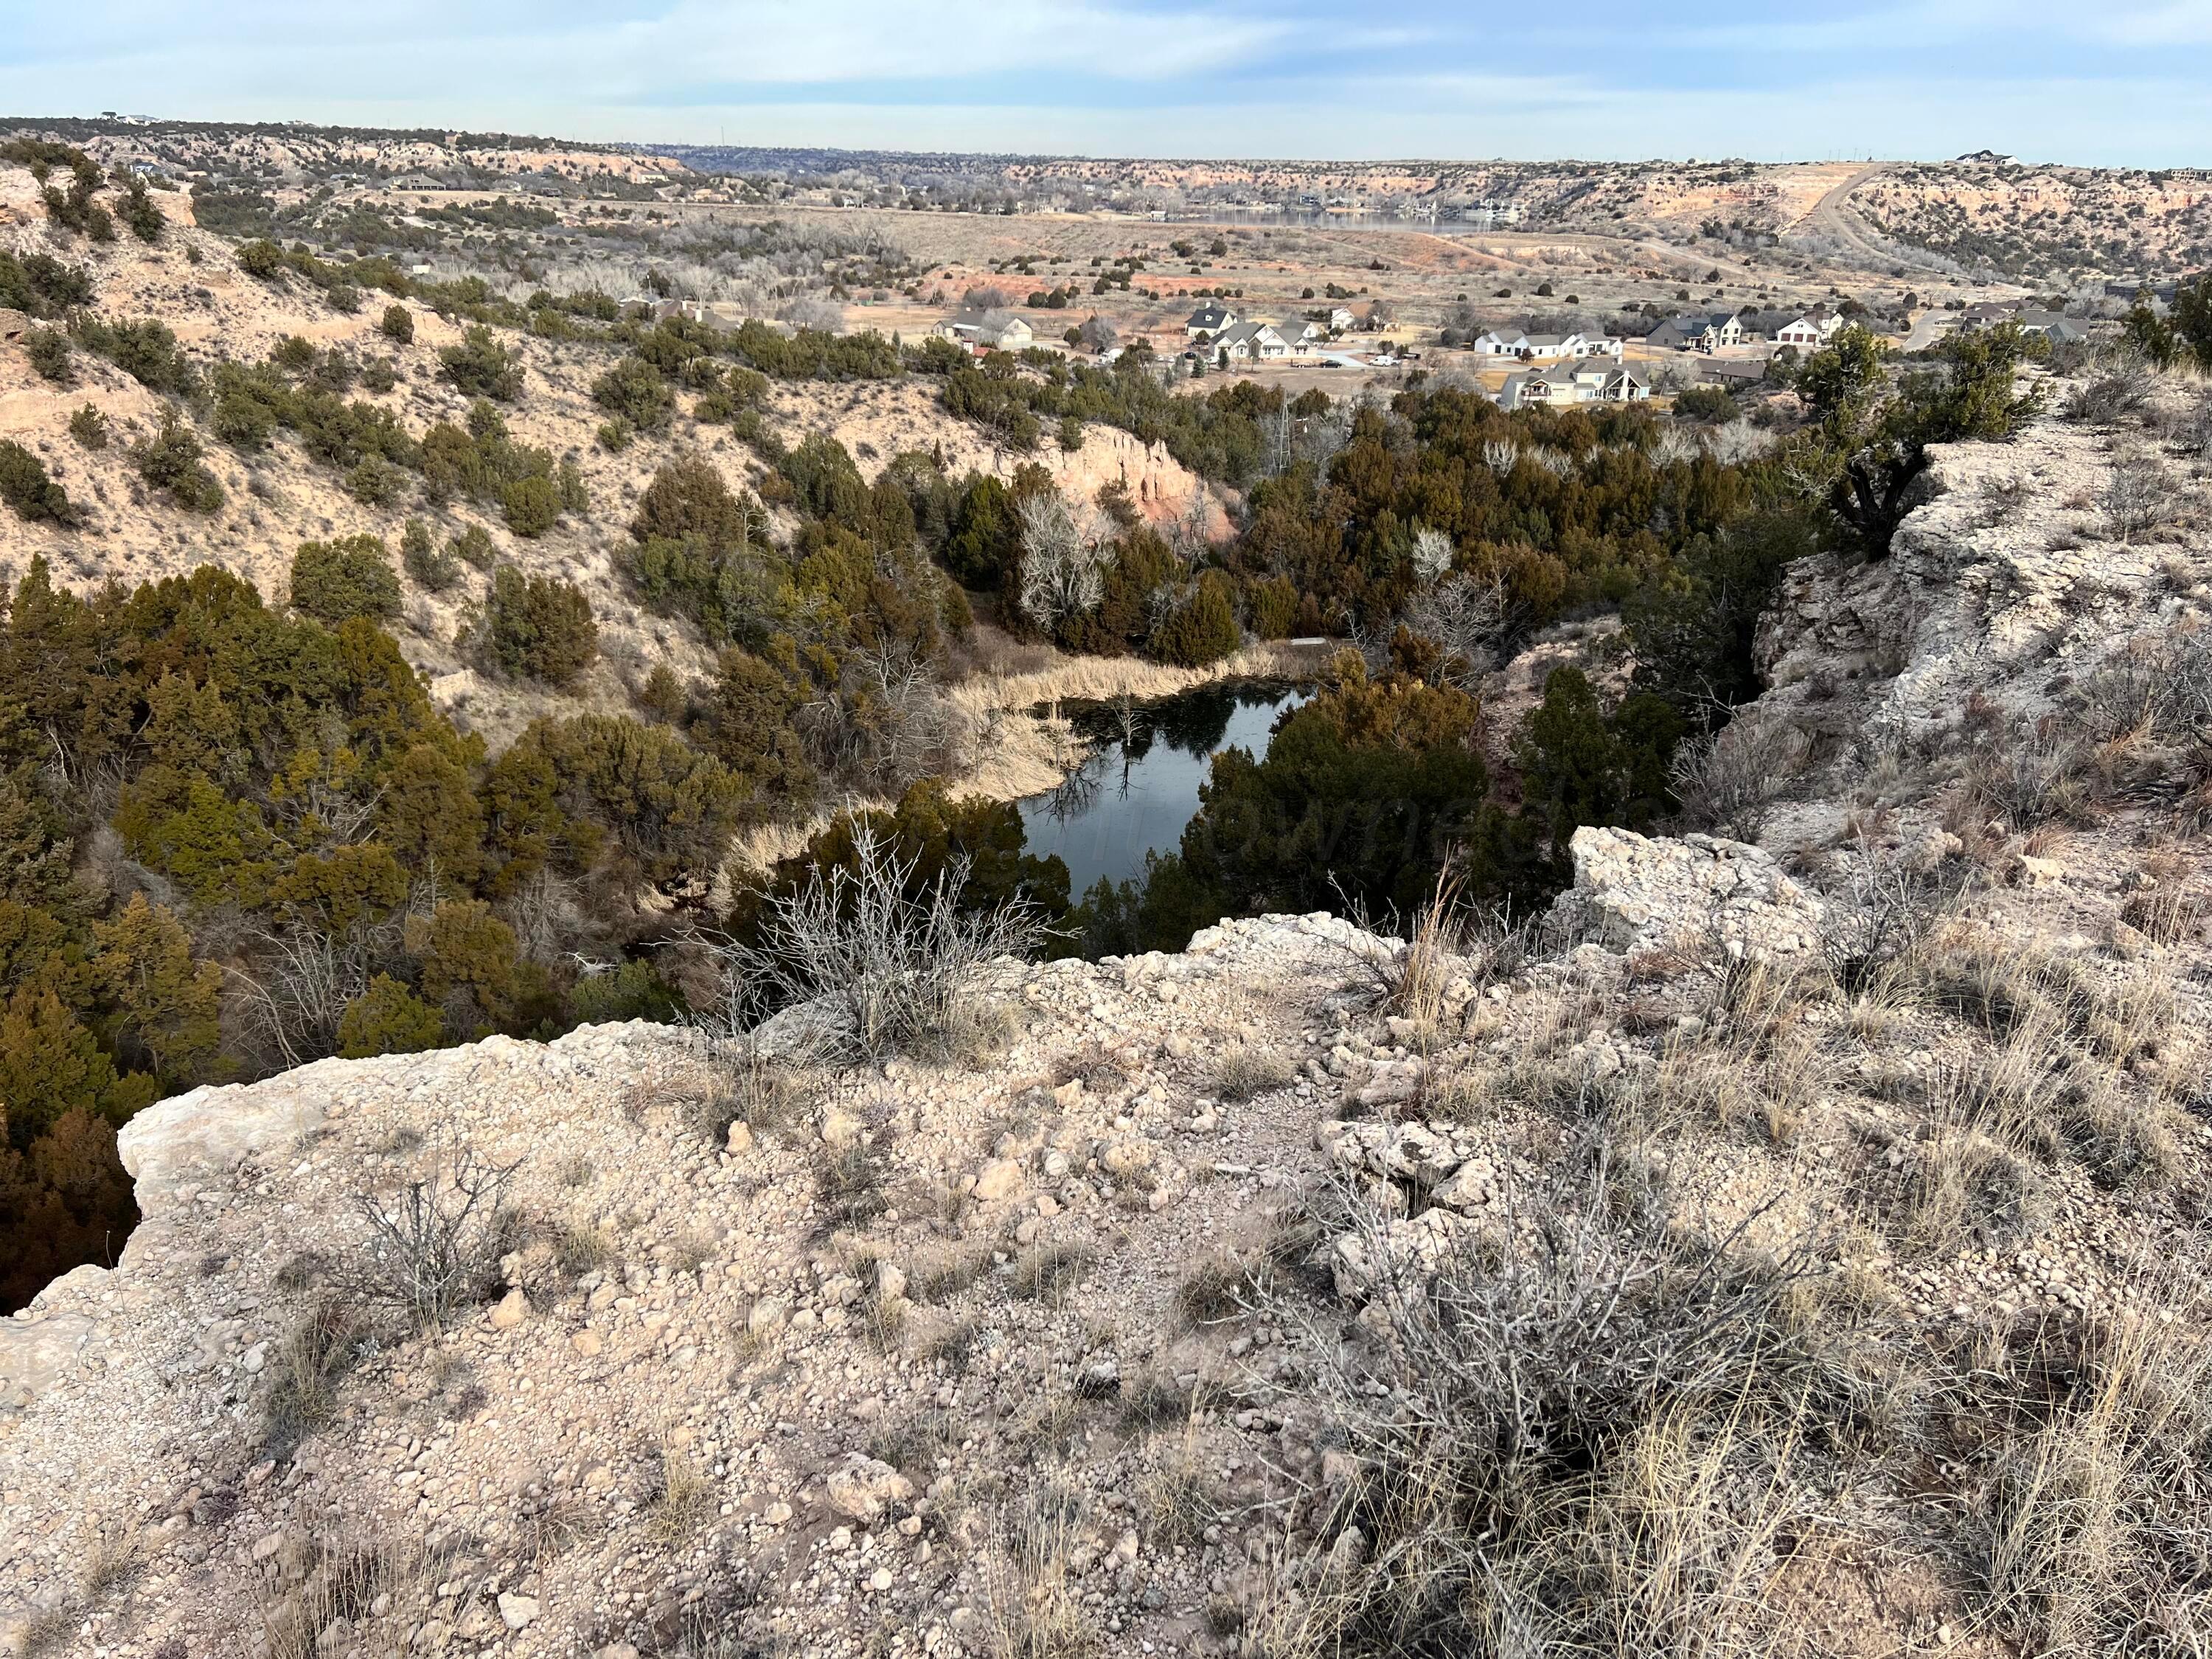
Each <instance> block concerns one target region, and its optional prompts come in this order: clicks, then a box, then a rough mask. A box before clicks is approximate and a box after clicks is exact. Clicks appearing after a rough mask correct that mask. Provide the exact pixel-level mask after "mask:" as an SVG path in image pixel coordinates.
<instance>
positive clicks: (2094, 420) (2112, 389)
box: [2059, 370, 2150, 426]
mask: <svg viewBox="0 0 2212 1659" xmlns="http://www.w3.org/2000/svg"><path fill="white" fill-rule="evenodd" d="M2149 401H2150V385H2149V381H2148V378H2147V377H2146V376H2144V375H2143V374H2140V373H2134V372H2130V371H2128V370H2122V371H2121V372H2119V373H2118V374H2100V375H2099V376H2097V378H2096V379H2094V380H2091V381H2089V382H2088V383H2087V385H2086V386H2077V387H2075V389H2074V391H2072V392H2069V394H2068V395H2067V398H2066V401H2065V403H2064V404H2063V405H2061V407H2060V411H2059V412H2060V413H2061V414H2063V416H2065V417H2066V418H2067V419H2068V420H2069V421H2079V422H2082V423H2083V424H2084V425H2087V426H2118V425H2119V424H2120V423H2121V422H2124V421H2125V420H2128V419H2130V417H2132V416H2137V415H2140V414H2141V413H2142V410H2143V407H2144V405H2145V404H2148V403H2149Z"/></svg>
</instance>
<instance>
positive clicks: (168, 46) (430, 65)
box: [0, 0, 2212, 166]
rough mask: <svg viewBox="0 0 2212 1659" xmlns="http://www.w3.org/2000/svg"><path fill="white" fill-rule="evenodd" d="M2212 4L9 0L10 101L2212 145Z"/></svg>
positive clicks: (186, 111) (1, 54) (835, 129)
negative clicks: (213, 0) (1380, 5)
mask: <svg viewBox="0 0 2212 1659" xmlns="http://www.w3.org/2000/svg"><path fill="white" fill-rule="evenodd" d="M2208 85H2212V0H2103V3H2095V4H2082V3H2079V0H2074V3H2062V0H2008V3H2003V4H1999V3H1995V0H1949V3H1945V4H1940V5H1938V4H1912V3H1896V4H1883V3H1879V0H1876V3H1867V0H1830V3H1829V4H1828V5H1826V6H1807V5H1805V4H1802V3H1796V4H1790V5H1786V6H1785V5H1781V4H1777V3H1771V0H1734V3H1727V4H1723V5H1717V6H1716V5H1711V4H1706V5H1701V6H1697V7H1687V6H1674V5H1669V6H1665V7H1659V6H1652V5H1639V4H1634V3H1630V0H1577V3H1574V4H1571V5H1568V6H1547V5H1527V4H1523V5H1518V6H1511V7H1507V6H1499V5H1494V4H1490V3H1477V4H1458V5H1452V4H1445V3H1437V0H1410V3H1406V4H1401V5H1398V6H1395V7H1392V8H1390V9H1388V10H1387V11H1385V10H1378V9H1372V8H1371V7H1370V8H1362V7H1360V6H1358V4H1356V3H1355V4H1349V5H1324V4H1322V3H1318V0H1290V3H1276V4H1272V5H1266V6H1260V5H1247V4H1232V3H1216V0H1079V3H1055V4H1021V3H1013V0H962V3H959V4H957V5H948V4H941V3H916V0H906V3H901V0H591V3H584V0H536V3H526V0H304V3H303V0H229V3H222V4H210V3H204V0H202V3H195V0H167V3H162V4H158V5H157V4H155V3H153V0H69V3H64V4H50V3H35V0H0V112H8V113H12V114H21V115H49V114H52V115H59V114H85V113H93V112H98V111H100V110H102V109H116V110H122V111H125V112H130V113H138V114H155V115H166V116H176V117H190V118H236V119H256V120H281V119H289V118H303V119H308V120H314V121H328V122H350V123H361V124H371V125H422V126H448V125H450V126H468V127H474V128H479V129H483V128H499V129H504V130H506V131H530V132H541V133H551V134H559V135H563V136H569V137H584V138H628V139H637V140H642V141H653V140H661V141H682V140H689V141H692V142H705V143H712V142H714V141H716V140H717V139H726V140H727V142H729V143H760V144H787V143H788V144H818V145H834V146H845V147H851V148H860V149H868V148H884V149H989V150H1019V151H1030V152H1052V153H1081V154H1091V155H1166V156H1175V155H1184V156H1188V155H1235V156H1304V157H1341V158H1345V159H1360V158H1378V157H1404V156H1436V157H1469V158H1474V157H1484V156H1511V157H1532V158H1541V157H1554V156H1577V157H1589V158H1592V159H1599V160H1605V159H1614V158H1620V157H1643V156H1676V157H1680V156H1692V155H1694V156H1699V157H1713V156H1722V155H1743V156H1749V157H1753V158H1755V159H1760V160H1805V159H1810V160H1819V159H1826V158H1829V157H1838V156H1855V155H1874V156H1877V157H1885V158H1886V157H1894V156H1923V157H1940V156H1946V155H1955V154H1957V153H1959V152H1960V151H1962V150H1967V149H1980V148H1982V147H1984V146H1985V145H1986V146H1989V147H1990V148H1994V149H2001V150H2009V151H2013V152H2015V153H2017V154H2018V155H2021V156H2022V157H2024V158H2026V159H2029V160H2035V161H2077V162H2085V163H2101V164H2124V163H2134V164H2140V165H2146V166H2201V165H2206V164H2208V163H2212V97H2208V95H2207V93H2206V88H2207V86H2208Z"/></svg>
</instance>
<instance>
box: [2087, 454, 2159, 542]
mask: <svg viewBox="0 0 2212 1659" xmlns="http://www.w3.org/2000/svg"><path fill="white" fill-rule="evenodd" d="M2099 505H2100V507H2102V508H2103V509H2104V514H2105V524H2106V527H2107V528H2108V529H2109V530H2110V531H2111V532H2112V537H2113V539H2114V540H2116V541H2122V542H2131V541H2133V540H2135V539H2136V537H2138V536H2142V535H2145V534H2147V533H2148V532H2151V531H2154V530H2156V529H2158V528H2159V527H2160V526H2162V525H2164V524H2165V523H2166V522H2167V520H2168V519H2169V518H2170V517H2171V515H2172V512H2173V507H2174V491H2173V480H2172V479H2171V478H2169V477H2166V469H2165V468H2164V467H2162V466H2160V465H2159V464H2158V462H2157V461H2156V460H2154V459H2152V458H2151V457H2150V456H2148V455H2134V456H2127V457H2124V458H2123V459H2119V460H2117V461H2115V462H2114V463H2113V464H2112V477H2110V478H2109V479H2108V480H2106V484H2105V493H2104V495H2103V496H2102V497H2101V498H2100V501H2099Z"/></svg>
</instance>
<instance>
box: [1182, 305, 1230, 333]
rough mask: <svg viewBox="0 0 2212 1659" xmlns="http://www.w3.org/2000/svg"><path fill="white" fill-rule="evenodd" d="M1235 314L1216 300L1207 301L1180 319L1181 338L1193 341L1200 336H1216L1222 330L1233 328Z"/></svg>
mask: <svg viewBox="0 0 2212 1659" xmlns="http://www.w3.org/2000/svg"><path fill="white" fill-rule="evenodd" d="M1236 324H1237V313H1235V312H1233V311H1231V309H1230V308H1229V307H1227V306H1225V305H1223V304H1222V303H1221V302H1220V301H1218V300H1208V301H1206V303H1205V304H1204V305H1202V306H1200V307H1199V308H1198V309H1197V310H1195V311H1194V312H1192V313H1190V315H1189V316H1188V317H1186V318H1184V319H1182V332H1183V337H1184V338H1185V339H1187V340H1195V339H1196V338H1197V337H1199V336H1200V335H1201V334H1206V335H1213V334H1218V333H1220V332H1221V331H1222V330H1223V329H1225V328H1233V327H1235V326H1236Z"/></svg>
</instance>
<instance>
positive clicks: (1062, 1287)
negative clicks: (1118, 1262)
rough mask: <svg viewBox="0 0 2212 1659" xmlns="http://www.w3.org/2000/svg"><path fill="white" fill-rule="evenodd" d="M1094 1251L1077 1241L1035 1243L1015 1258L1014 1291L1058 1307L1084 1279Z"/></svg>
mask: <svg viewBox="0 0 2212 1659" xmlns="http://www.w3.org/2000/svg"><path fill="white" fill-rule="evenodd" d="M1090 1266H1091V1252H1090V1251H1088V1250H1086V1249H1083V1248H1081V1247H1080V1246H1079V1245H1074V1244H1032V1245H1031V1246H1030V1248H1029V1249H1026V1250H1024V1251H1023V1252H1022V1253H1021V1255H1019V1256H1018V1257H1016V1258H1015V1261H1014V1286H1013V1288H1014V1294H1015V1295H1016V1296H1018V1297H1025V1298H1027V1299H1028V1300H1030V1301H1034V1302H1042V1303H1046V1304H1048V1305H1050V1306H1052V1307H1054V1308H1058V1307H1061V1306H1064V1305H1065V1304H1066V1300H1067V1297H1068V1296H1069V1295H1070V1294H1071V1293H1072V1292H1073V1291H1074V1289H1075V1287H1076V1286H1077V1285H1079V1284H1080V1283H1081V1282H1082V1280H1083V1275H1084V1273H1085V1272H1086V1271H1087V1270H1088V1269H1089V1267H1090Z"/></svg>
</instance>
